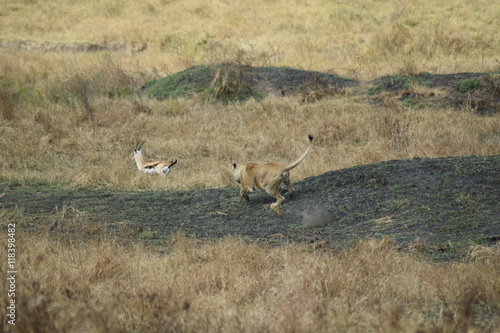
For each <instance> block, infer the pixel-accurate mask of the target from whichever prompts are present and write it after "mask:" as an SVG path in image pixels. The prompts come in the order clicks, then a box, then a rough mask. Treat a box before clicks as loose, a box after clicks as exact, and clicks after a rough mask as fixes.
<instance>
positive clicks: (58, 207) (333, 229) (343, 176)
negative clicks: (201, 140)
mask: <svg viewBox="0 0 500 333" xmlns="http://www.w3.org/2000/svg"><path fill="white" fill-rule="evenodd" d="M1 185H2V188H3V194H2V195H1V196H0V205H1V207H2V210H3V216H4V217H6V216H8V215H9V214H10V215H11V216H14V215H15V216H16V217H15V218H14V217H12V218H14V219H15V220H17V221H18V222H19V223H18V224H19V229H22V230H26V231H28V232H45V231H48V232H49V234H51V235H53V234H60V233H64V234H68V233H69V234H73V235H74V237H73V238H75V237H76V238H82V239H85V238H98V237H103V235H104V237H116V238H117V239H121V240H127V239H128V240H140V241H142V242H144V243H146V244H148V245H152V246H160V247H161V246H163V245H164V244H165V243H166V242H167V241H168V240H169V239H170V238H171V237H172V235H175V234H176V233H178V232H181V233H184V234H186V235H188V236H196V237H198V238H208V239H214V238H219V237H223V236H225V235H235V236H237V237H242V238H243V239H247V240H248V241H257V242H269V243H271V244H275V245H282V244H289V243H306V244H323V245H325V244H326V246H328V247H331V248H333V249H339V248H342V247H344V246H347V245H350V244H352V243H353V242H356V241H358V240H359V239H363V238H366V237H375V238H377V237H390V238H391V239H394V240H395V241H396V242H397V243H398V244H399V246H400V248H401V250H412V251H418V252H420V253H422V254H423V255H425V256H426V257H429V258H431V259H434V260H456V259H459V258H461V257H463V255H464V254H465V253H466V251H467V248H468V247H469V246H470V245H473V244H483V245H494V244H495V243H496V242H498V241H500V206H499V205H498V202H500V190H499V189H500V155H495V156H487V157H450V158H438V159H420V158H416V159H412V160H395V161H388V162H382V163H375V164H370V165H363V166H357V167H353V168H348V169H344V170H337V171H331V172H327V173H325V174H323V175H320V176H316V177H310V178H307V179H304V180H302V181H300V182H297V183H295V187H296V189H297V192H296V193H295V194H294V197H293V198H290V199H289V200H287V201H285V202H284V204H283V214H282V216H277V215H276V214H274V213H273V212H271V211H270V210H269V208H268V206H269V204H270V203H272V199H271V198H270V197H269V196H267V195H266V194H265V193H254V194H252V195H251V200H250V202H248V203H247V202H246V201H244V200H240V199H239V198H238V189H237V188H236V187H234V188H223V189H198V190H187V191H142V192H125V191H111V190H89V189H72V188H64V187H56V186H51V185H46V184H30V185H28V186H26V185H25V186H22V185H20V184H15V183H5V182H3V183H2V184H1Z"/></svg>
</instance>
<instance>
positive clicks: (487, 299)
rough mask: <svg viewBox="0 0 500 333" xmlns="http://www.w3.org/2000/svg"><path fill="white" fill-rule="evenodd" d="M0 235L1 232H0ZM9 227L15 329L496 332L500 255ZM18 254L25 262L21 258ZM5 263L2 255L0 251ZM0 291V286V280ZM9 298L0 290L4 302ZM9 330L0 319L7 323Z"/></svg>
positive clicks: (371, 243) (383, 244) (378, 243)
mask: <svg viewBox="0 0 500 333" xmlns="http://www.w3.org/2000/svg"><path fill="white" fill-rule="evenodd" d="M2 237H3V236H2ZM67 240H68V239H65V238H64V237H60V238H59V240H55V239H54V238H53V237H51V236H50V235H43V236H29V237H27V236H26V235H23V234H18V236H17V242H16V248H17V249H18V250H19V251H20V253H21V255H20V256H19V257H20V259H18V265H19V273H18V279H17V281H18V286H17V288H18V291H19V292H18V296H17V321H16V327H15V331H16V332H76V331H79V332H82V331H83V332H192V331H203V332H291V331H294V332H312V331H314V332H324V331H335V332H338V331H342V332H360V331H370V332H417V331H418V332H498V329H499V327H500V316H499V313H500V311H499V310H500V280H499V279H498V265H499V264H500V252H499V250H498V248H496V249H486V248H482V247H474V248H471V252H470V256H469V259H468V260H467V261H464V262H462V263H452V264H448V265H443V264H437V263H430V262H426V261H424V260H421V259H418V258H417V257H415V256H412V255H405V254H401V253H399V252H398V251H397V250H396V249H395V248H394V244H393V242H392V241H390V240H388V239H385V240H362V241H359V242H358V243H357V244H355V245H353V247H352V248H351V249H349V250H343V251H338V252H331V251H325V250H322V249H319V250H314V249H313V248H311V247H307V246H301V245H289V244H286V245H285V244H284V245H283V246H281V247H267V246H262V245H255V244H248V243H245V242H243V241H240V240H238V239H235V238H232V237H226V238H223V239H220V240H218V241H214V242H212V243H205V242H199V241H197V240H196V239H192V238H186V237H184V236H182V235H177V236H175V237H174V238H173V239H172V242H170V243H169V244H168V245H167V247H168V250H167V253H165V254H163V255H160V254H157V253H154V252H152V251H150V250H148V249H145V248H143V247H142V246H139V245H128V246H123V245H120V244H118V243H116V242H109V241H108V242H104V241H102V242H98V241H95V242H86V243H76V244H72V245H70V244H68V242H67ZM21 259H22V260H21ZM0 260H1V261H2V262H5V261H6V260H7V258H6V251H3V250H2V251H0ZM1 284H2V290H7V289H6V288H4V287H7V282H6V279H2V282H1ZM5 302H6V297H5V295H2V297H0V303H1V307H2V308H3V309H4V308H5V307H6V305H7V304H6V303H5ZM7 328H9V326H4V329H7Z"/></svg>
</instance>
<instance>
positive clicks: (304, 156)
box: [283, 134, 314, 171]
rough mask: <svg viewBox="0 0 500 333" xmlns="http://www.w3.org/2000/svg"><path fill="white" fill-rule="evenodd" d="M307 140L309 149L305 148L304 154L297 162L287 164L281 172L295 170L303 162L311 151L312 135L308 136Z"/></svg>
mask: <svg viewBox="0 0 500 333" xmlns="http://www.w3.org/2000/svg"><path fill="white" fill-rule="evenodd" d="M308 138H309V147H307V150H306V152H305V153H304V154H303V155H302V156H301V157H299V159H298V160H296V161H295V162H292V163H290V164H288V165H287V166H286V167H285V170H283V171H288V170H291V169H293V168H295V167H296V166H298V165H299V164H300V163H301V162H302V161H303V160H304V158H306V156H307V155H308V154H309V152H310V151H311V148H312V143H313V139H314V136H313V135H312V134H309V135H308Z"/></svg>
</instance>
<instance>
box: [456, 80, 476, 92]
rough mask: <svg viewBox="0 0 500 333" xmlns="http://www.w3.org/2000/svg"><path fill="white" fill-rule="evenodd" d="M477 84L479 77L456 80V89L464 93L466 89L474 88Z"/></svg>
mask: <svg viewBox="0 0 500 333" xmlns="http://www.w3.org/2000/svg"><path fill="white" fill-rule="evenodd" d="M478 86H479V79H469V80H461V81H460V82H458V86H457V90H458V91H460V92H463V93H464V92H466V91H469V90H473V89H476V88H477V87H478Z"/></svg>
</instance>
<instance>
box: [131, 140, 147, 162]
mask: <svg viewBox="0 0 500 333" xmlns="http://www.w3.org/2000/svg"><path fill="white" fill-rule="evenodd" d="M145 142H146V140H143V141H142V142H141V141H140V140H139V141H138V142H137V143H136V144H135V148H134V155H133V159H135V158H136V156H138V155H141V156H142V145H143V144H144V143H145Z"/></svg>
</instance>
